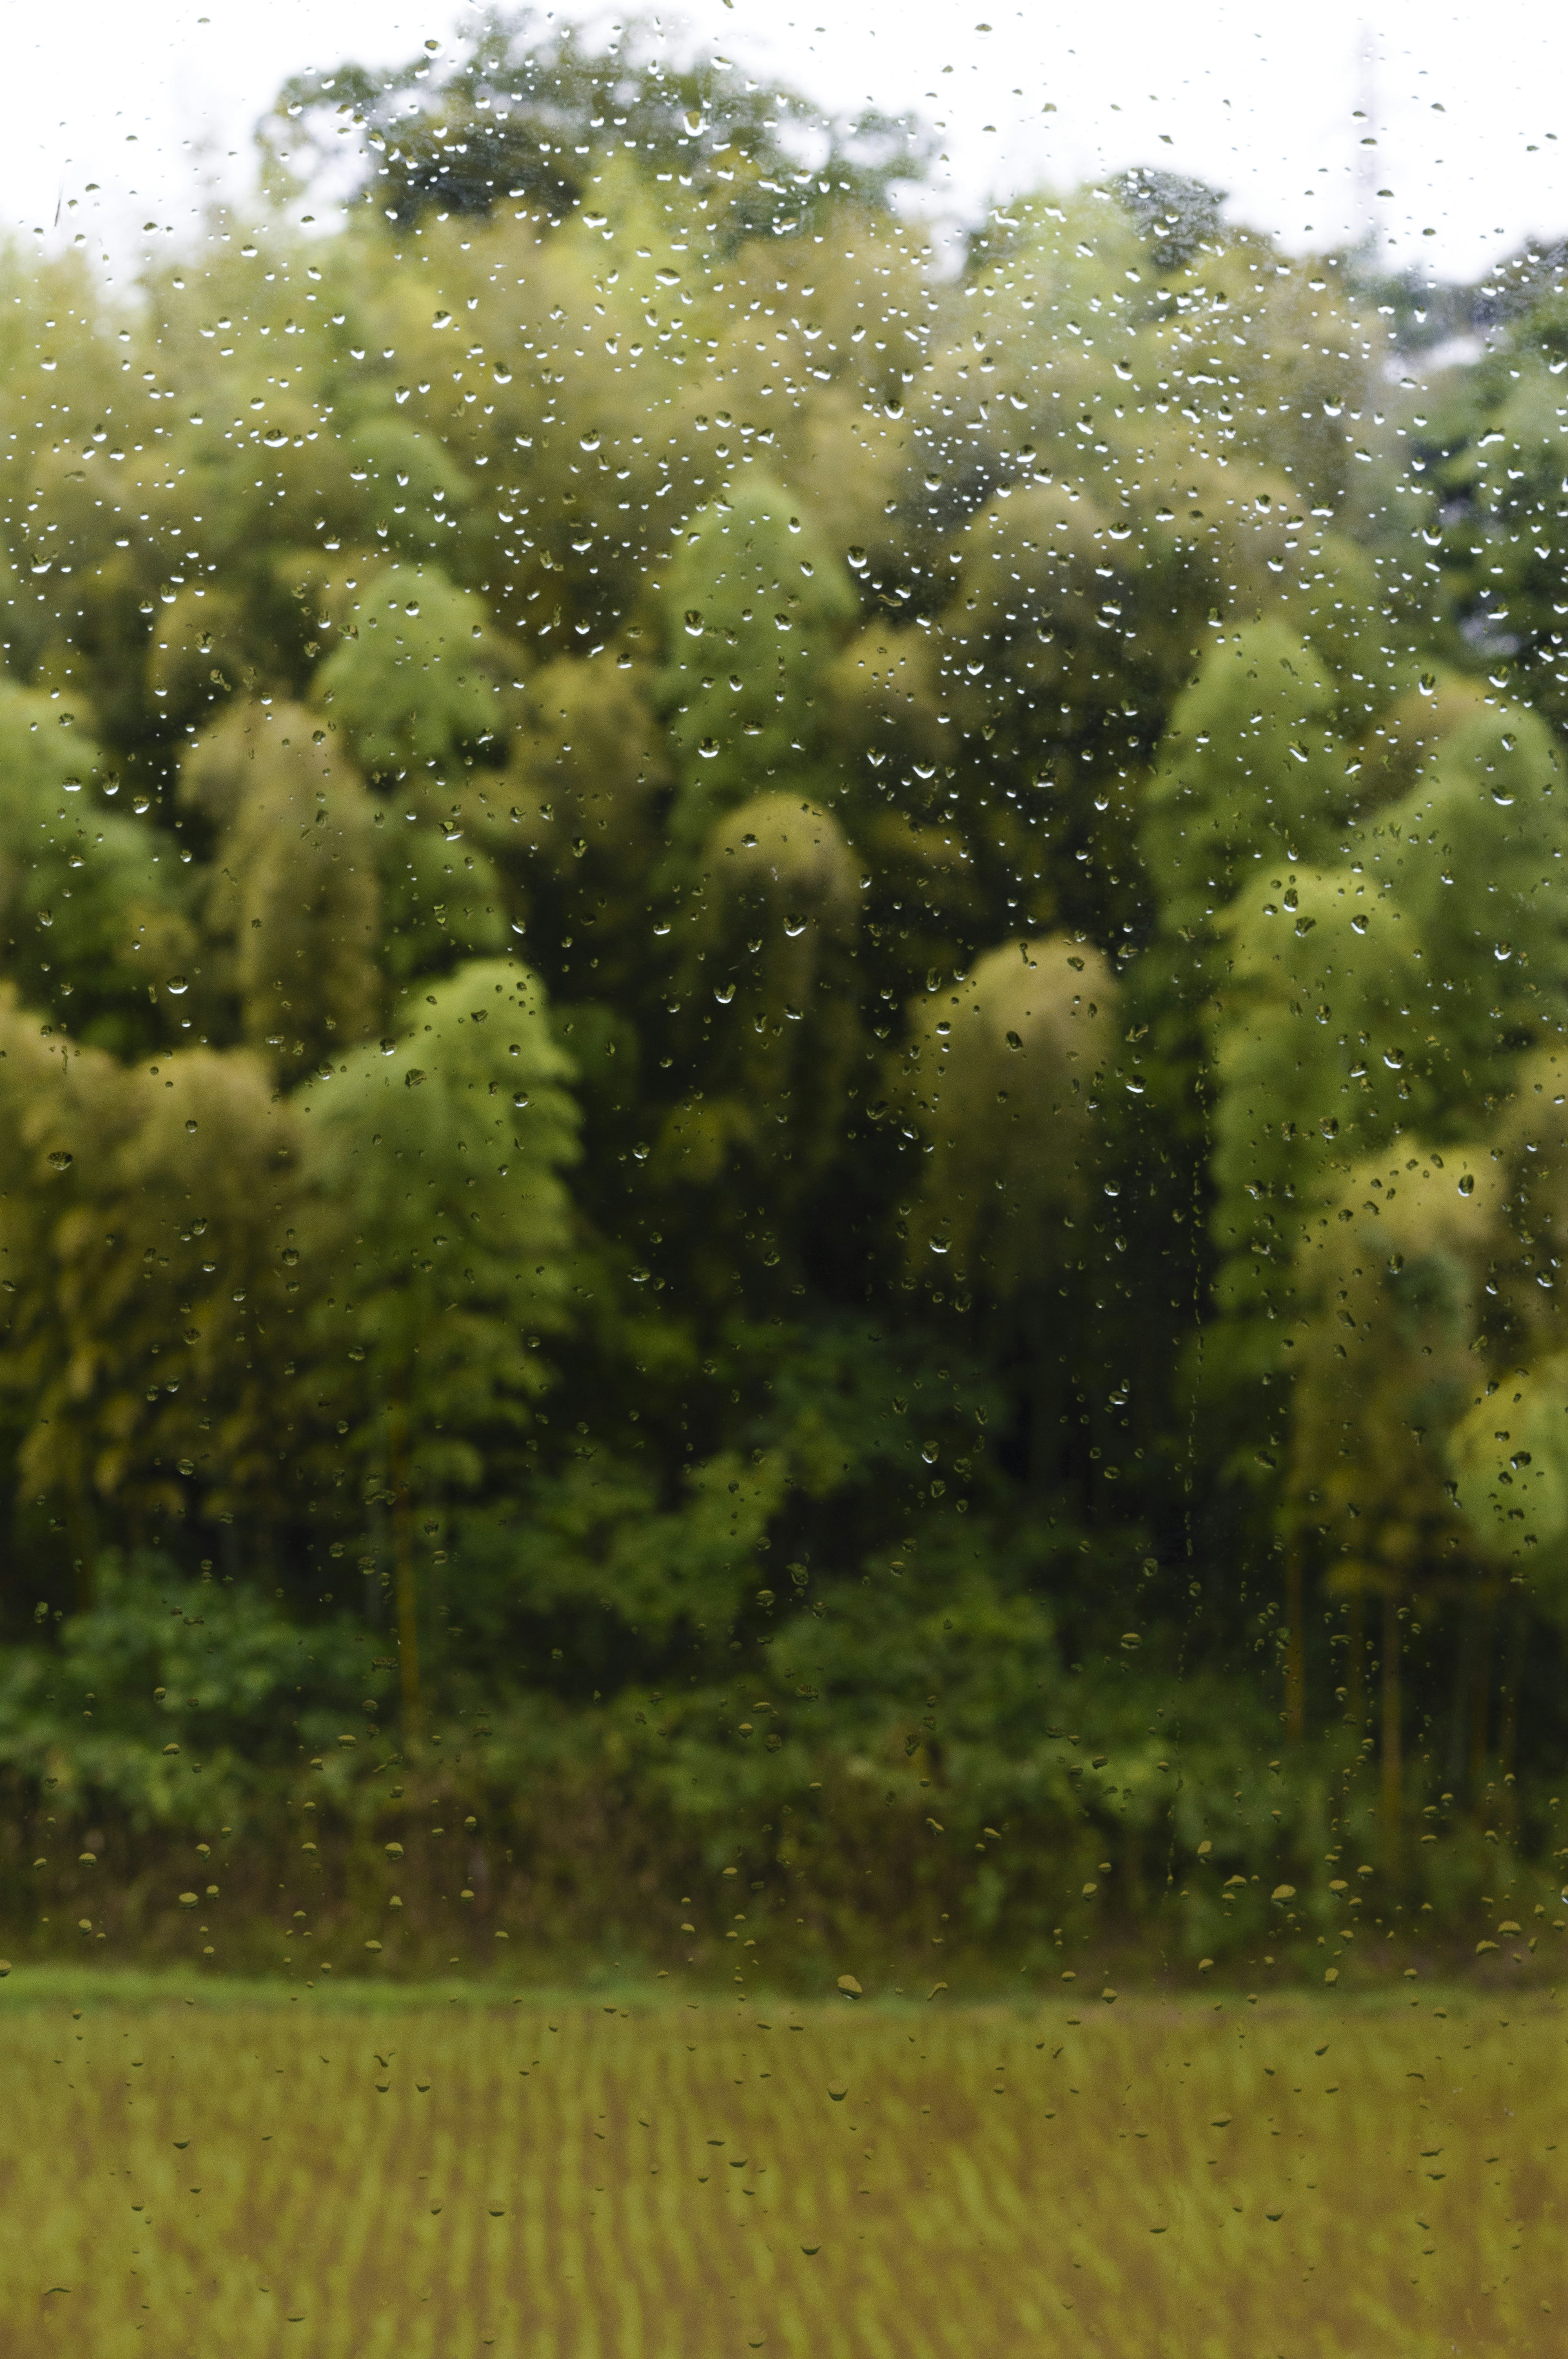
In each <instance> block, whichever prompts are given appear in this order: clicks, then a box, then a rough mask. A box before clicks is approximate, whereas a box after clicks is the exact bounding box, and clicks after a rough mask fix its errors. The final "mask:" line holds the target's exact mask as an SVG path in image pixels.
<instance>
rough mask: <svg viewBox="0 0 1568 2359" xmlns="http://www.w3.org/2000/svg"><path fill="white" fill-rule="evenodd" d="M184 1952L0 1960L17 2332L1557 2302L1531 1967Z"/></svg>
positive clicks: (965, 2356)
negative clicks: (738, 1971)
mask: <svg viewBox="0 0 1568 2359" xmlns="http://www.w3.org/2000/svg"><path fill="white" fill-rule="evenodd" d="M190 1989H191V1991H192V1992H193V1993H194V1994H195V1995H194V1996H190V1995H186V1993H185V1991H184V1990H183V1989H182V1988H181V1987H180V1986H178V1985H171V1984H169V1983H168V1981H164V1982H162V1983H157V1982H154V1981H152V1980H150V1979H149V1980H147V1981H146V1982H144V1983H137V1982H136V1981H135V1979H134V1978H129V1977H119V1978H111V1977H107V1976H103V1977H94V1976H91V1975H86V1974H83V1975H82V1976H81V1977H79V1978H78V1981H77V1982H76V1983H75V1984H71V1983H70V1981H69V1980H68V1979H66V1978H65V1977H63V1976H49V1975H45V1974H42V1973H35V1974H31V1975H28V1974H24V1973H17V1974H16V1975H14V1976H13V1977H12V1978H11V1979H10V1980H9V1981H8V1982H6V1983H5V1984H0V2043H3V2048H0V2052H3V2059H4V2063H3V2076H4V2077H3V2081H0V2087H3V2089H4V2100H5V2102H4V2116H3V2118H4V2124H5V2132H4V2136H3V2137H0V2321H4V2326H3V2329H0V2345H3V2348H4V2350H5V2354H6V2359H37V2354H44V2353H49V2354H68V2359H132V2355H133V2354H135V2359H146V2354H157V2359H185V2354H197V2359H264V2355H265V2359H271V2354H275V2353H276V2354H294V2359H470V2354H472V2359H482V2354H486V2353H493V2354H497V2359H741V2354H746V2353H747V2352H751V2351H760V2352H762V2353H763V2354H773V2359H783V2354H790V2359H808V2354H809V2359H829V2354H831V2359H994V2354H1010V2355H1011V2354H1025V2353H1027V2354H1039V2359H1057V2354H1060V2355H1061V2359H1081V2354H1090V2353H1093V2354H1106V2359H1177V2354H1180V2355H1181V2359H1188V2355H1189V2354H1190V2359H1331V2354H1332V2359H1374V2354H1375V2355H1376V2359H1417V2354H1419V2359H1428V2354H1433V2359H1435V2354H1440V2353H1441V2354H1451V2353H1454V2352H1460V2353H1463V2354H1466V2359H1478V2354H1493V2353H1497V2354H1501V2353H1505V2352H1507V2353H1518V2354H1541V2359H1545V2354H1560V2353H1561V2352H1562V2351H1563V2349H1564V2347H1565V2338H1568V2286H1565V2285H1564V2282H1563V2252H1564V2245H1563V2228H1564V2224H1565V2219H1568V2207H1565V2204H1564V2192H1565V2184H1564V2183H1565V2179H1568V2118H1565V2100H1568V2054H1565V2047H1564V2034H1565V2031H1568V2024H1565V2023H1564V2020H1563V2013H1564V2011H1563V2010H1562V2009H1560V2008H1559V2007H1558V2006H1557V2005H1556V2004H1555V2002H1554V2001H1551V2000H1546V1999H1542V1998H1541V1997H1539V1996H1538V1997H1535V1998H1533V1999H1529V2000H1525V2001H1522V2002H1521V2001H1517V2000H1516V2001H1512V2002H1510V2001H1509V2000H1506V1999H1504V2000H1491V2001H1488V2000H1487V1999H1486V1998H1485V1997H1484V1996H1482V1995H1474V1994H1472V1995H1469V1996H1467V1997H1466V1996H1464V1995H1451V1996H1449V1997H1448V1998H1447V1999H1446V2000H1442V1999H1438V2000H1434V1999H1433V1997H1432V1996H1431V1995H1428V1996H1426V1997H1423V1998H1422V2000H1421V2001H1420V2002H1419V2003H1418V2004H1416V2005H1414V2006H1411V2005H1409V2004H1407V2003H1405V2002H1404V2001H1403V2000H1402V1999H1398V2000H1395V2001H1394V2002H1393V2003H1391V2004H1390V2005H1388V2006H1377V2005H1373V2004H1368V2002H1365V2001H1363V2002H1360V2003H1355V2002H1351V2001H1345V2002H1342V2003H1338V2004H1336V2003H1335V2002H1334V2001H1332V2000H1330V1999H1326V1998H1325V1999H1324V2000H1321V2001H1304V2000H1303V2001H1299V2002H1295V2003H1286V2002H1283V2001H1281V2002H1275V2003H1272V2004H1270V2003H1263V2004H1260V2005H1258V2006H1249V2005H1247V2004H1246V2003H1245V2002H1244V2001H1241V2000H1238V1999H1227V2001H1226V2002H1225V2003H1224V2004H1222V2005H1221V2006H1213V2005H1212V2004H1206V2003H1203V2002H1186V2003H1183V2004H1179V2005H1178V2004H1173V2005H1162V2004H1161V2003H1159V2002H1157V2001H1154V2000H1151V1999H1140V2000H1137V2001H1136V2002H1128V2001H1121V2002H1119V2003H1117V2004H1115V2005H1099V2004H1098V2003H1096V2004H1095V2005H1094V2006H1093V2007H1092V2011H1091V2009H1090V2008H1089V2007H1088V2006H1084V2007H1083V2008H1081V2010H1080V2011H1079V2013H1080V2014H1081V2019H1078V2017H1076V2016H1075V2015H1074V2014H1072V2013H1070V2012H1069V2009H1068V2006H1067V2005H1065V2004H1064V2005H1061V2006H1053V2007H1051V2008H1049V2009H1043V2008H1041V2007H1039V2006H1029V2007H1028V2008H1022V2007H1021V2008H1019V2009H1018V2010H1016V2011H1009V2010H1006V2009H1003V2008H1000V2007H998V2008H994V2009H986V2010H980V2009H971V2010H968V2011H964V2012H960V2011H957V2010H951V2011H949V2010H948V2008H947V2003H946V2001H945V2000H941V1999H938V2000H937V2001H936V2002H935V2004H931V2005H926V2006H914V2005H911V2006H908V2007H907V2008H906V2009H900V2008H899V2007H898V2006H896V2005H894V2004H888V2005H886V2006H874V2007H873V2006H870V2005H855V2004H851V2003H850V2002H849V2001H846V2002H845V2003H844V2005H843V2006H842V2007H841V2008H838V2009H836V2010H823V2009H803V2008H797V2007H793V2006H786V2005H784V2004H783V2003H780V2004H778V2005H776V2006H770V2005H769V2004H768V2003H767V2002H766V2001H763V2000H753V2001H751V2002H749V2003H747V2002H737V2001H734V2000H727V1999H722V1998H715V1997H714V1996H712V1995H703V1996H701V1997H698V1998H696V1999H691V1998H689V1997H687V1996H686V1995H681V1994H679V1993H676V1994H674V1995H670V1996H667V1997H663V1998H658V1999H654V1998H652V1997H649V1996H643V1997H642V1998H638V1997H635V1996H631V1995H628V1996H625V1997H622V1998H621V1999H619V2000H617V2001H616V2002H615V2003H613V2004H611V2003H610V2001H609V1997H608V1995H606V1997H605V1998H603V1999H598V2000H594V2001H592V2002H591V2003H590V2002H585V2001H584V2000H583V1999H582V1998H581V1997H580V1996H579V1997H578V1998H576V1999H574V2000H571V2001H564V2000H563V2001H562V2003H561V2004H560V2005H559V2006H548V2005H541V2004H539V2003H538V2002H537V2001H536V2000H535V1999H534V1998H532V1997H530V1998H529V1999H528V2000H526V2001H525V2002H524V2003H522V2004H517V2005H510V2006H509V2005H506V2004H505V2003H504V2002H503V2003H501V2004H497V2003H495V2000H494V1996H493V1995H490V1996H489V1997H488V1999H481V1998H480V1997H478V1996H477V1995H475V1994H474V1993H473V1992H472V1991H471V1990H469V1991H463V1990H458V1989H455V1988H447V1989H440V1988H432V1989H429V1990H427V1991H426V1992H425V1993H423V1994H422V1995H419V1996H418V1997H417V1998H411V1997H410V1996H409V1995H408V1994H407V1993H406V1992H404V1993H401V1994H394V1993H390V1992H387V1993H382V1994H372V1993H369V1992H365V1991H362V1990H356V1989H355V1988H354V1987H352V1986H349V1987H345V1988H344V1989H343V1990H341V1991H339V1992H335V1993H333V1994H331V1995H330V1999H323V1998H322V1997H321V1996H320V1995H319V1993H310V1994H307V1995H295V1996H290V1995H287V1994H284V1993H282V1992H280V1991H277V1990H273V1991H271V1992H268V1991H265V1990H261V1989H257V1988H255V1987H254V1986H251V1987H249V1988H245V1987H234V1986H230V1987H228V1988H226V1989H225V1988H224V1986H222V1985H219V1986H216V1987H214V1986H212V1985H207V1986H206V1988H205V1989H204V1990H203V1989H200V1987H199V1986H197V1985H191V1986H190ZM1505 2010H1511V2011H1509V2012H1508V2016H1507V2019H1506V2020H1505Z"/></svg>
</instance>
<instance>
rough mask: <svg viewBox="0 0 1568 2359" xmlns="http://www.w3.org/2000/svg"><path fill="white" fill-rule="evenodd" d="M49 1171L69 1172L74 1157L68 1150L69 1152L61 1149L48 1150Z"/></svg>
mask: <svg viewBox="0 0 1568 2359" xmlns="http://www.w3.org/2000/svg"><path fill="white" fill-rule="evenodd" d="M75 1160H76V1158H75V1157H74V1156H73V1155H72V1154H71V1153H70V1150H69V1149H68V1148H66V1147H54V1148H52V1149H51V1150H50V1154H49V1169H51V1170H53V1171H69V1170H70V1167H71V1165H72V1164H73V1163H74V1162H75Z"/></svg>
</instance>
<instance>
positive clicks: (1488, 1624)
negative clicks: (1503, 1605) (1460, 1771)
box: [1469, 1587, 1497, 1810]
mask: <svg viewBox="0 0 1568 2359" xmlns="http://www.w3.org/2000/svg"><path fill="white" fill-rule="evenodd" d="M1496 1611H1497V1598H1496V1594H1495V1593H1494V1592H1493V1591H1492V1590H1491V1588H1490V1587H1488V1588H1487V1592H1486V1594H1485V1596H1484V1598H1483V1600H1482V1604H1481V1612H1480V1616H1479V1621H1480V1627H1479V1629H1478V1631H1477V1633H1476V1653H1475V1660H1474V1661H1473V1662H1472V1664H1471V1666H1470V1682H1471V1684H1470V1780H1469V1783H1470V1807H1471V1809H1472V1810H1475V1809H1476V1808H1477V1807H1478V1805H1479V1803H1480V1800H1481V1792H1482V1788H1484V1787H1485V1785H1486V1782H1487V1719H1488V1717H1489V1710H1488V1708H1489V1706H1490V1704H1491V1701H1492V1682H1491V1670H1492V1619H1493V1615H1494V1614H1495V1613H1496Z"/></svg>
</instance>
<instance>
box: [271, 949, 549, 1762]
mask: <svg viewBox="0 0 1568 2359" xmlns="http://www.w3.org/2000/svg"><path fill="white" fill-rule="evenodd" d="M571 1071H572V1069H571V1065H570V1062H569V1060H568V1059H567V1057H566V1056H565V1055H564V1054H563V1052H562V1050H561V1049H559V1048H558V1047H557V1044H556V1041H555V1039H554V1038H553V1036H552V1032H551V1026H550V1019H549V1015H548V1012H547V1009H546V1005H545V1000H544V995H543V992H542V990H541V989H540V986H539V984H538V983H537V982H536V980H535V977H534V976H533V975H532V974H530V973H529V972H528V970H527V969H526V968H525V967H522V966H519V965H516V964H514V963H513V962H509V961H506V960H479V961H472V962H469V963H467V964H466V965H464V966H461V967H460V968H459V969H458V970H457V972H456V973H454V974H452V975H449V977H448V978H447V979H446V980H445V981H444V982H443V983H442V984H440V985H439V986H438V988H437V989H436V990H434V991H431V992H427V993H425V994H424V995H421V996H420V997H417V998H416V999H414V1000H413V1001H412V1002H411V1003H410V1004H409V1006H407V1009H406V1014H405V1016H404V1020H403V1023H402V1026H401V1027H400V1032H399V1037H398V1038H397V1039H396V1040H395V1042H394V1044H393V1047H392V1049H391V1051H390V1053H389V1052H387V1051H384V1050H383V1049H362V1050H360V1051H359V1053H358V1054H357V1055H356V1056H355V1057H353V1058H351V1059H350V1060H349V1061H348V1065H347V1069H346V1071H341V1072H340V1073H338V1074H336V1075H334V1076H332V1077H331V1078H330V1080H328V1079H322V1080H319V1081H318V1082H314V1083H312V1085H311V1087H310V1088H309V1090H308V1092H306V1093H305V1094H304V1096H303V1099H302V1102H301V1104H300V1110H299V1112H300V1121H301V1125H302V1129H301V1136H302V1142H303V1143H302V1147H301V1157H302V1169H303V1172H304V1175H305V1178H306V1180H307V1183H308V1186H309V1188H310V1189H311V1190H312V1191H313V1192H314V1194H315V1196H316V1197H317V1199H318V1200H319V1210H318V1212H317V1213H316V1215H315V1220H314V1223H313V1227H312V1230H311V1233H310V1234H309V1238H308V1245H305V1246H304V1247H302V1250H305V1251H306V1252H307V1254H308V1261H309V1264H310V1269H311V1282H312V1285H313V1288H314V1289H315V1291H316V1296H317V1302H318V1310H317V1317H316V1339H317V1345H316V1347H317V1352H318V1354H319V1360H318V1368H319V1375H320V1380H321V1382H322V1383H323V1384H324V1385H326V1386H329V1387H330V1390H331V1392H332V1393H333V1394H335V1396H336V1399H337V1402H338V1405H339V1406H340V1407H341V1409H342V1411H343V1417H342V1419H341V1422H343V1423H345V1424H346V1425H347V1427H348V1431H347V1435H346V1438H345V1440H344V1441H343V1443H342V1444H341V1446H334V1447H333V1448H332V1449H331V1450H330V1453H329V1456H330V1460H333V1461H336V1462H338V1463H339V1464H340V1465H341V1464H343V1463H345V1462H346V1463H355V1462H357V1463H358V1465H359V1466H360V1467H361V1468H362V1471H363V1474H364V1477H365V1480H366V1482H367V1484H368V1486H369V1490H370V1492H371V1494H373V1495H385V1496H386V1498H387V1500H388V1502H389V1506H390V1510H391V1516H392V1527H393V1558H394V1566H393V1571H394V1579H395V1589H396V1595H397V1614H398V1636H399V1642H400V1648H401V1655H402V1672H403V1697H404V1706H405V1712H406V1725H407V1727H408V1730H409V1734H410V1735H411V1736H412V1735H415V1734H417V1729H418V1724H419V1711H420V1691H419V1652H418V1611H417V1600H416V1567H415V1540H414V1517H415V1513H416V1507H417V1506H431V1505H434V1504H435V1503H437V1502H438V1500H439V1499H440V1498H441V1497H442V1495H444V1494H445V1493H446V1492H447V1491H449V1489H451V1488H454V1487H455V1488H458V1489H463V1488H470V1487H472V1486H473V1485H474V1484H476V1483H478V1482H479V1480H480V1479H481V1475H482V1473H483V1472H484V1467H485V1462H486V1455H487V1451H489V1450H493V1448H494V1447H495V1446H497V1444H498V1443H499V1442H501V1441H503V1440H505V1439H506V1438H507V1437H508V1436H509V1435H511V1434H513V1433H514V1432H515V1431H516V1430H518V1429H519V1428H520V1427H521V1426H522V1425H524V1423H525V1421H526V1416H527V1409H528V1405H529V1403H530V1402H531V1401H532V1400H534V1399H535V1397H537V1396H538V1394H539V1393H540V1392H541V1391H542V1390H543V1389H544V1386H545V1384H546V1380H547V1377H546V1368H547V1364H546V1362H545V1361H544V1359H543V1358H542V1357H541V1356H540V1344H541V1342H542V1339H543V1338H544V1337H545V1336H546V1335H547V1334H548V1333H549V1332H552V1331H553V1330H557V1329H558V1328H559V1327H560V1326H561V1325H562V1323H563V1321H564V1318H565V1310H566V1296H567V1289H568V1270H569V1254H570V1250H571V1246H572V1232H571V1218H570V1207H569V1201H568V1195H567V1191H566V1188H565V1185H564V1183H563V1180H562V1177H561V1174H562V1172H563V1170H564V1169H565V1168H566V1167H567V1166H568V1165H569V1163H570V1162H571V1161H572V1159H573V1157H574V1154H575V1152H576V1114H575V1109H574V1106H573V1103H572V1100H571V1097H570V1094H569V1093H568V1086H567V1085H568V1082H569V1080H570V1078H571ZM323 1289H325V1294H324V1299H323Z"/></svg>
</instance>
